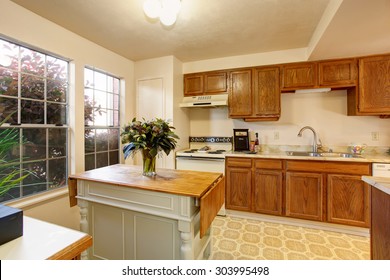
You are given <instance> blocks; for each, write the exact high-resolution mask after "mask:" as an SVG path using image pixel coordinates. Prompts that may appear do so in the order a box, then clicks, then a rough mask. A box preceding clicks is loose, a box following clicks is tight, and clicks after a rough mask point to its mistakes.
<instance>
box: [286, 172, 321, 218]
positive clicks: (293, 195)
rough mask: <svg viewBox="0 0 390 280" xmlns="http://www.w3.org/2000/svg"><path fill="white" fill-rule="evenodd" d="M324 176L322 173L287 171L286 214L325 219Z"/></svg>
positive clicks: (296, 216)
mask: <svg viewBox="0 0 390 280" xmlns="http://www.w3.org/2000/svg"><path fill="white" fill-rule="evenodd" d="M323 194H324V187H323V176H322V174H320V173H298V172H287V173H286V216H288V217H294V218H302V219H308V220H315V221H323V220H324V212H323V201H324V199H323V197H324V195H323Z"/></svg>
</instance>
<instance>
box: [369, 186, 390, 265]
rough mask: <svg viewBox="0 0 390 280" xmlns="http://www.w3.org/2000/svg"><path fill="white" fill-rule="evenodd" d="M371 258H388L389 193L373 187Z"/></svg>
mask: <svg viewBox="0 0 390 280" xmlns="http://www.w3.org/2000/svg"><path fill="white" fill-rule="evenodd" d="M371 205H372V208H371V214H372V217H371V259H372V260H390V223H389V221H390V195H389V194H387V193H385V192H383V191H381V190H379V189H377V188H375V187H373V188H372V204H371Z"/></svg>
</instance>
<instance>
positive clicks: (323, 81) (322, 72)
mask: <svg viewBox="0 0 390 280" xmlns="http://www.w3.org/2000/svg"><path fill="white" fill-rule="evenodd" d="M318 71H319V86H320V87H349V86H355V85H356V81H357V60H356V59H343V60H332V61H323V62H319V63H318Z"/></svg>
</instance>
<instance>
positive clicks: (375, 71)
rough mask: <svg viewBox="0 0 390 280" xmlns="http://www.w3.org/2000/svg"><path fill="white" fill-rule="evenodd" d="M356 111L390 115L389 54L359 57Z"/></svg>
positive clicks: (367, 113)
mask: <svg viewBox="0 0 390 280" xmlns="http://www.w3.org/2000/svg"><path fill="white" fill-rule="evenodd" d="M357 104H358V106H357V107H358V108H357V109H358V113H359V114H362V115H363V114H364V115H365V114H366V115H390V55H384V56H373V57H365V58H361V59H359V92H358V103H357Z"/></svg>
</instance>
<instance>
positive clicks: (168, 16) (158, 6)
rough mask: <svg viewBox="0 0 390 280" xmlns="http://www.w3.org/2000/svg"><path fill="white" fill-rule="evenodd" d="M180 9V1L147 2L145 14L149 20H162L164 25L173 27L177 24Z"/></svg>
mask: <svg viewBox="0 0 390 280" xmlns="http://www.w3.org/2000/svg"><path fill="white" fill-rule="evenodd" d="M180 7H181V2H180V0H145V2H144V13H145V15H146V16H147V17H148V18H151V19H157V18H160V22H161V23H162V24H163V25H165V26H171V25H173V24H174V23H175V22H176V19H177V14H178V13H179V11H180Z"/></svg>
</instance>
